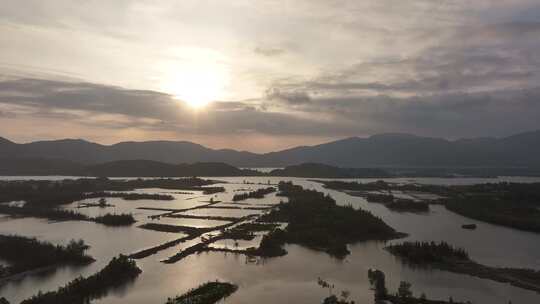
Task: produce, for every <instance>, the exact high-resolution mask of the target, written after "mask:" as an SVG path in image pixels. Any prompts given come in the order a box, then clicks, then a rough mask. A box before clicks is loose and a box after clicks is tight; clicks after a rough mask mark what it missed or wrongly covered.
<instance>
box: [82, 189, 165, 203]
mask: <svg viewBox="0 0 540 304" xmlns="http://www.w3.org/2000/svg"><path fill="white" fill-rule="evenodd" d="M101 197H119V198H122V199H125V200H128V201H135V200H159V201H172V200H174V196H172V195H169V194H157V193H127V192H105V191H100V192H91V193H85V194H84V198H85V199H88V198H101Z"/></svg>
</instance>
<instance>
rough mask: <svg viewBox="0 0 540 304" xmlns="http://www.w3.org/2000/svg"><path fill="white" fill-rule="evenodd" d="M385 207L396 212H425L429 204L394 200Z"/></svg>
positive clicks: (408, 200)
mask: <svg viewBox="0 0 540 304" xmlns="http://www.w3.org/2000/svg"><path fill="white" fill-rule="evenodd" d="M386 207H388V208H389V209H392V210H396V211H411V212H427V211H429V204H428V203H426V202H415V201H413V200H410V199H395V200H393V201H392V202H391V203H389V204H386Z"/></svg>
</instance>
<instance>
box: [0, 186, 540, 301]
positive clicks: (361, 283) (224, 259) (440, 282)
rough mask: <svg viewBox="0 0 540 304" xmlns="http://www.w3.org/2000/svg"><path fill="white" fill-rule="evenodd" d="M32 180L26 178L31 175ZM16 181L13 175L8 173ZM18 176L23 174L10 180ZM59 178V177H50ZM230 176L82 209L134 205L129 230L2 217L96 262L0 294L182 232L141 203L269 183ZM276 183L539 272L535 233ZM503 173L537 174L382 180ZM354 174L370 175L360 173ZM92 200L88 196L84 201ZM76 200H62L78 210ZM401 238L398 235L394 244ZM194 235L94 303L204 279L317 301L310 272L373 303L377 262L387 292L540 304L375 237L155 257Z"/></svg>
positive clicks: (224, 197)
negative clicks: (253, 256)
mask: <svg viewBox="0 0 540 304" xmlns="http://www.w3.org/2000/svg"><path fill="white" fill-rule="evenodd" d="M30 178H32V177H28V178H27V179H30ZM12 179H13V178H12ZM15 179H21V177H17V178H15ZM57 179H60V178H57ZM219 179H221V180H225V181H228V182H230V183H229V184H223V186H224V187H225V188H226V189H227V191H226V193H219V194H217V195H211V196H205V195H202V194H201V193H193V194H172V195H174V196H175V200H174V201H153V200H141V201H124V200H122V199H118V198H114V199H108V203H110V204H112V205H114V207H110V208H103V209H101V208H82V209H77V210H78V211H80V212H84V213H87V214H89V215H97V214H101V213H103V212H133V213H134V214H135V217H136V219H137V220H138V221H139V222H138V223H137V224H135V225H134V226H132V227H128V228H108V227H105V226H103V225H98V224H95V223H85V222H61V223H50V222H47V221H45V220H39V219H31V218H24V219H10V218H6V217H1V216H0V233H1V234H10V233H17V234H20V235H26V236H35V237H38V238H39V239H43V240H48V241H51V242H54V243H66V242H67V241H69V240H70V239H73V238H75V239H78V238H82V239H84V240H85V241H86V242H87V243H89V244H90V245H91V246H92V247H91V249H90V251H89V253H90V254H91V255H92V256H94V257H95V258H96V259H97V261H96V262H95V263H93V264H91V265H89V266H86V267H79V268H73V267H64V268H60V269H56V270H54V271H52V272H48V273H44V274H40V275H36V276H31V277H26V278H25V279H23V280H21V281H18V282H11V283H8V284H6V285H4V286H2V287H0V295H1V296H4V297H6V298H7V299H8V300H10V301H11V302H12V303H18V302H20V301H21V300H23V299H25V298H27V297H29V296H31V295H33V294H35V293H36V292H37V291H38V290H43V291H47V290H53V289H56V288H57V287H58V286H61V285H64V284H65V283H67V282H68V281H70V280H71V279H73V278H75V277H77V276H79V275H90V274H92V273H95V272H96V271H98V270H99V269H101V268H102V267H103V266H104V265H105V264H106V263H107V262H108V261H109V260H110V259H111V258H112V257H113V256H115V255H117V254H119V253H132V252H135V251H137V250H140V249H143V248H148V247H151V246H155V245H158V244H161V243H163V242H166V241H169V240H173V239H177V238H180V237H182V234H176V233H162V232H155V231H148V230H144V229H140V228H137V226H138V225H140V224H143V223H145V222H150V221H152V220H150V219H148V217H147V216H148V215H153V214H159V213H160V212H157V211H147V210H139V209H136V208H138V207H158V208H189V207H194V206H199V205H202V204H204V202H205V201H208V200H209V199H210V198H211V197H213V198H214V200H221V201H223V202H224V204H225V203H227V202H230V201H231V198H232V196H233V195H234V194H235V193H238V192H235V190H238V189H246V188H250V189H251V190H254V189H258V188H261V187H266V185H243V184H241V182H242V181H243V180H248V181H250V182H255V183H258V182H261V183H267V182H268V180H269V178H268V177H262V178H253V177H239V178H219ZM280 180H292V181H293V182H294V183H296V184H300V185H302V186H304V187H306V188H313V189H317V190H319V191H323V192H327V193H329V194H330V195H332V196H333V197H334V198H335V199H336V201H337V202H338V203H339V204H352V205H353V206H355V207H359V208H363V209H367V210H370V211H371V212H373V213H374V214H376V215H377V216H379V217H381V218H382V219H383V220H384V221H385V222H387V223H388V224H389V225H391V226H392V227H394V228H395V229H396V230H398V231H402V232H407V233H409V234H410V236H409V237H408V238H407V239H408V240H434V241H439V240H444V241H447V242H449V243H451V244H453V245H456V246H460V247H464V248H466V249H467V250H468V251H469V253H470V255H471V257H472V258H473V259H475V260H476V261H478V262H480V263H483V264H487V265H492V266H509V267H529V268H535V269H540V234H535V233H528V232H523V231H518V230H514V229H510V228H504V227H500V226H495V225H490V224H487V223H483V222H479V221H475V220H471V219H467V218H464V217H462V216H459V215H456V214H454V213H451V212H449V211H447V210H446V209H445V208H444V207H442V206H431V212H430V213H428V214H412V213H396V212H392V211H389V210H388V209H387V208H385V207H384V206H382V205H379V204H373V203H367V202H366V201H365V200H364V199H362V198H360V197H352V196H349V195H347V194H345V193H341V192H337V191H332V190H327V189H324V188H322V186H321V185H320V184H318V183H315V182H311V181H308V180H306V179H296V178H270V181H271V182H272V183H277V182H278V181H280ZM498 180H510V181H519V182H533V181H540V179H538V178H502V179H472V178H453V179H444V178H415V179H407V178H404V179H389V181H394V182H404V183H409V182H415V183H429V184H471V183H481V182H494V181H498ZM359 181H370V180H369V179H363V180H359ZM142 191H144V192H148V193H157V192H160V193H164V192H174V191H170V190H162V189H145V190H137V191H136V192H142ZM280 199H282V198H279V197H276V196H275V194H271V195H268V196H267V197H266V198H265V199H261V200H256V199H250V200H246V201H244V202H249V203H253V204H268V203H272V204H273V203H278V202H279V201H280ZM90 202H93V200H90ZM77 204H78V202H77V203H74V204H71V205H69V206H66V208H76V207H77ZM246 212H249V213H257V212H262V211H254V210H232V209H197V210H194V211H192V212H191V214H197V215H205V214H206V215H208V214H210V215H224V216H242V215H245V213H246ZM162 221H163V222H162V223H167V224H175V225H176V224H177V225H188V226H194V227H213V226H216V225H219V224H221V223H222V221H206V220H198V219H196V220H192V219H175V218H164V219H162ZM465 223H476V224H477V225H478V229H477V230H474V231H469V230H463V229H461V225H462V224H465ZM259 240H260V238H257V239H256V240H255V241H252V242H245V241H240V242H238V244H237V245H238V248H246V247H250V246H253V245H256V243H257V242H258V241H259ZM401 241H403V240H398V242H401ZM196 242H198V240H193V241H190V242H188V243H183V244H179V245H178V246H175V247H173V248H169V249H167V250H164V251H161V252H159V253H158V254H156V255H152V256H149V257H147V258H145V259H142V260H138V261H137V263H138V264H139V265H140V267H141V268H142V269H143V274H142V275H141V276H139V278H138V279H137V280H136V281H135V282H133V283H132V284H130V285H128V286H124V287H123V288H121V289H118V290H114V291H111V292H110V293H109V294H108V295H107V296H106V297H104V298H101V299H99V300H96V301H94V302H95V303H122V304H124V303H141V304H142V303H145V304H146V303H164V302H165V300H166V299H167V297H172V296H175V295H177V294H181V293H183V292H185V291H187V290H188V289H190V288H193V287H195V286H197V285H199V284H201V283H203V282H205V281H210V280H212V281H213V280H216V279H219V280H225V281H231V282H234V283H237V284H238V285H239V286H240V289H239V290H238V291H237V292H236V293H235V294H233V295H232V296H231V297H229V298H227V299H226V300H225V302H226V303H254V302H257V303H260V304H266V303H268V304H270V303H301V304H302V303H306V304H307V303H310V304H311V303H320V302H321V301H322V299H323V298H324V297H325V296H327V294H328V291H327V290H323V289H321V288H319V287H318V286H317V278H318V277H322V278H324V279H326V280H328V281H330V282H332V283H333V284H335V286H336V290H337V291H338V292H339V291H340V290H349V291H350V292H351V297H352V298H353V299H354V300H356V302H357V303H372V302H373V301H372V299H373V296H372V292H371V291H370V290H369V283H368V280H367V270H368V269H369V268H379V269H381V270H383V271H384V272H385V273H386V275H387V281H388V282H387V284H388V287H389V289H390V290H396V289H397V286H398V284H399V281H400V280H407V281H409V282H411V283H412V285H413V288H412V289H413V291H414V293H415V294H419V293H421V292H425V293H426V294H427V296H428V297H429V298H435V299H447V298H448V297H449V296H452V297H453V298H454V299H455V300H471V301H473V302H474V303H507V302H508V300H512V302H513V303H531V304H532V303H539V302H540V294H537V293H535V292H532V291H526V290H523V289H520V288H516V287H512V286H510V285H508V284H501V283H496V282H492V281H489V280H483V279H478V278H474V277H470V276H466V275H458V274H452V273H449V272H443V271H427V270H420V269H412V268H410V267H408V266H405V265H403V264H401V263H400V262H399V261H398V260H396V259H395V258H394V257H393V256H391V255H390V254H388V253H387V252H386V251H384V250H382V247H384V246H385V244H384V243H381V242H365V243H358V244H354V245H351V246H350V250H351V255H349V256H348V257H347V258H346V259H345V260H343V261H339V260H336V259H333V258H331V257H329V256H328V255H326V254H324V253H320V252H315V251H311V250H308V249H305V248H303V247H300V246H296V245H289V246H287V247H286V249H287V250H288V252H289V254H288V255H286V256H284V257H279V258H273V259H267V260H265V261H261V262H260V263H258V264H254V263H249V262H248V261H247V260H246V258H245V257H244V256H243V255H234V254H223V253H205V254H200V255H192V256H190V257H188V258H186V259H183V260H181V261H179V262H177V263H175V264H164V263H161V262H160V261H161V260H163V259H165V258H167V257H170V256H172V255H174V254H175V253H177V252H178V251H179V250H182V249H183V248H185V247H188V246H190V245H193V244H194V243H196ZM214 245H215V246H216V247H229V248H234V246H235V244H234V242H232V241H230V240H224V241H221V242H218V243H215V244H214Z"/></svg>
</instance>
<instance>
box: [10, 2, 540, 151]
mask: <svg viewBox="0 0 540 304" xmlns="http://www.w3.org/2000/svg"><path fill="white" fill-rule="evenodd" d="M539 68H540V2H539V1H538V0H491V1H488V0H474V1H470V0H463V1H453V0H408V1H403V0H371V1H368V0H365V1H339V0H305V1H304V0H294V1H270V0H258V1H254V0H251V1H248V0H243V1H234V0H229V1H222V0H216V1H204V0H194V1H191V0H182V1H163V0H160V1H128V0H115V1H109V0H102V1H88V0H85V1H82V0H70V1H68V0H66V1H62V0H48V1H43V0H35V1H30V0H25V1H20V0H13V1H10V0H3V1H2V2H1V4H0V136H3V137H6V138H8V139H10V140H13V141H16V142H28V141H33V140H38V139H58V138H84V139H87V140H91V141H96V142H100V143H115V142H119V141H126V140H156V139H169V140H189V141H194V142H197V143H200V144H204V145H207V146H210V147H214V148H234V149H243V150H250V151H257V152H261V151H272V150H277V149H282V148H286V147H291V146H295V145H306V144H314V143H321V142H325V141H330V140H333V139H339V138H344V137H349V136H362V137H363V136H369V135H371V134H376V133H386V132H404V133H414V134H417V135H422V136H435V137H445V138H449V139H455V138H461V137H483V136H497V137H498V136H506V135H511V134H514V133H518V132H522V131H529V130H534V129H540V87H539V84H540V81H539V80H540V77H539Z"/></svg>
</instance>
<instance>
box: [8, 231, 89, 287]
mask: <svg viewBox="0 0 540 304" xmlns="http://www.w3.org/2000/svg"><path fill="white" fill-rule="evenodd" d="M88 248H90V246H88V245H87V244H86V243H85V242H84V241H83V240H78V241H75V240H71V241H70V242H69V243H68V244H67V245H65V246H64V245H54V244H52V243H49V242H44V241H39V240H37V239H35V238H27V237H22V236H16V235H0V258H1V259H3V260H5V261H7V262H8V263H10V266H7V267H1V266H0V284H1V283H2V281H6V280H9V279H10V278H13V277H16V276H17V277H19V276H21V275H25V274H30V273H31V272H35V271H37V270H40V269H41V270H43V269H47V268H51V267H55V266H60V265H85V264H89V263H92V262H93V261H94V259H93V258H92V257H91V256H89V255H87V254H86V253H85V252H86V250H87V249H88Z"/></svg>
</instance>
